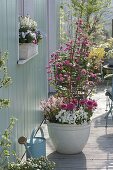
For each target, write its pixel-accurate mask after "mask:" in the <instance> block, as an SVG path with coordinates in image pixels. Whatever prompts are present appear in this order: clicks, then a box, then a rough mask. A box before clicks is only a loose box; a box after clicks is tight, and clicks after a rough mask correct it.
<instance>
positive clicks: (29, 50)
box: [17, 43, 38, 64]
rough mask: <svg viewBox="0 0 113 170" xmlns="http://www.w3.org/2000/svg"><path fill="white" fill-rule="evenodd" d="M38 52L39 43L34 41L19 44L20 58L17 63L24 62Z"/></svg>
mask: <svg viewBox="0 0 113 170" xmlns="http://www.w3.org/2000/svg"><path fill="white" fill-rule="evenodd" d="M37 54H38V45H37V44H33V43H23V44H19V60H18V61H17V64H24V63H26V62H27V61H29V60H30V59H31V58H33V57H34V56H36V55H37Z"/></svg>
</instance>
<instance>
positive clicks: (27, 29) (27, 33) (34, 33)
mask: <svg viewBox="0 0 113 170" xmlns="http://www.w3.org/2000/svg"><path fill="white" fill-rule="evenodd" d="M42 38H43V37H42V35H41V33H40V31H39V30H37V22H36V21H34V20H32V19H31V18H30V16H29V15H28V16H25V17H23V16H21V17H19V43H34V44H38V43H39V41H40V40H41V39H42Z"/></svg>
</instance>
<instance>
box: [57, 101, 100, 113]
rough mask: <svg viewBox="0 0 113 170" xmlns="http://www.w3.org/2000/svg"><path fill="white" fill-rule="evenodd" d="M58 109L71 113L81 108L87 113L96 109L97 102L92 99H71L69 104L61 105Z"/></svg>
mask: <svg viewBox="0 0 113 170" xmlns="http://www.w3.org/2000/svg"><path fill="white" fill-rule="evenodd" d="M60 107H61V109H63V110H70V111H72V110H73V109H76V110H78V109H79V108H80V107H83V108H84V110H87V111H88V110H89V111H93V110H95V109H96V108H97V102H96V101H95V100H92V99H82V100H77V99H73V100H71V101H70V102H69V103H62V104H61V106H60Z"/></svg>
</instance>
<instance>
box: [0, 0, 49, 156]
mask: <svg viewBox="0 0 113 170" xmlns="http://www.w3.org/2000/svg"><path fill="white" fill-rule="evenodd" d="M34 17H35V20H36V21H38V25H39V28H40V30H41V31H42V32H43V33H45V34H47V0H34ZM18 47H19V43H18V4H17V0H0V49H1V50H2V51H6V50H8V52H9V60H8V68H9V73H10V75H11V77H12V80H13V84H12V85H11V86H10V87H9V88H7V89H0V90H1V91H0V96H2V97H6V98H7V97H8V98H10V99H11V107H10V108H9V109H4V110H0V112H1V113H0V132H1V131H2V130H3V129H4V128H6V127H7V125H8V120H9V117H10V116H11V114H13V115H14V116H15V117H16V118H17V119H18V121H17V123H16V126H15V129H14V133H13V140H14V144H15V147H16V149H17V151H18V150H19V153H20V155H21V154H22V152H23V150H22V149H23V147H21V146H19V144H18V143H17V139H18V137H20V136H22V135H25V136H27V137H29V136H30V134H31V131H32V129H33V128H34V127H36V126H38V125H39V124H40V123H41V121H42V119H43V116H42V114H41V111H40V107H39V105H40V101H41V100H42V99H44V98H47V95H48V90H47V89H48V86H47V75H46V69H45V66H46V63H47V58H48V51H47V38H46V37H44V38H43V40H42V42H41V43H40V44H39V54H38V55H37V56H35V57H34V58H32V59H31V60H29V61H28V62H27V63H25V64H23V65H18V64H17V58H18V51H19V50H18Z"/></svg>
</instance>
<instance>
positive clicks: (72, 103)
mask: <svg viewBox="0 0 113 170" xmlns="http://www.w3.org/2000/svg"><path fill="white" fill-rule="evenodd" d="M83 28H84V24H83V21H82V19H78V21H77V23H76V31H75V37H74V38H73V40H71V41H69V42H68V43H66V44H64V45H63V46H61V47H60V49H59V50H58V51H56V52H55V53H53V54H52V55H51V59H50V61H49V65H48V67H47V72H48V74H49V82H50V85H53V86H54V88H55V89H56V93H57V94H56V96H55V98H50V99H48V100H47V101H45V102H44V103H43V104H42V107H43V109H44V113H45V116H46V117H47V119H48V120H49V121H51V122H58V123H69V124H70V123H72V124H73V123H75V124H83V123H85V122H89V121H90V118H91V116H92V114H93V112H94V110H95V109H96V107H97V103H96V101H94V100H92V99H91V95H92V92H93V90H94V88H95V87H96V85H97V84H98V83H99V82H100V78H99V77H98V74H97V73H96V72H95V70H94V68H92V67H91V66H92V62H94V61H95V60H94V61H93V60H91V59H90V57H89V55H91V53H90V51H91V47H93V44H92V43H91V41H90V40H89V38H88V35H87V34H86V33H84V31H83V30H84V29H83Z"/></svg>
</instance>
